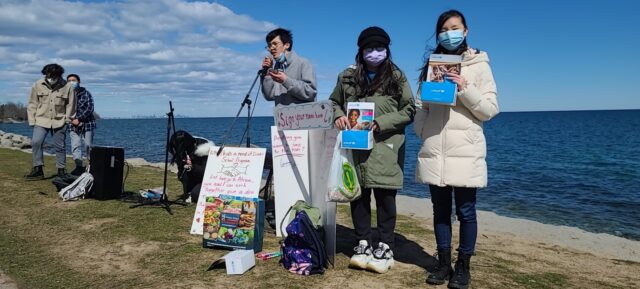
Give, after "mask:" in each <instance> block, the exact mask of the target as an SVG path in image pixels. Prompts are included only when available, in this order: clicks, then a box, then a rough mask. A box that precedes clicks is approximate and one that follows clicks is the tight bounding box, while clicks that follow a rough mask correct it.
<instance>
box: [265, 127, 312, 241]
mask: <svg viewBox="0 0 640 289" xmlns="http://www.w3.org/2000/svg"><path fill="white" fill-rule="evenodd" d="M271 150H272V155H273V190H274V195H275V209H276V235H277V236H278V237H280V236H281V235H282V234H281V233H280V222H281V221H282V219H283V218H284V217H285V216H284V214H286V213H287V210H289V207H291V206H292V205H293V204H295V202H296V201H297V200H305V201H307V202H309V203H311V196H310V194H309V132H308V131H306V130H278V128H277V127H275V126H272V127H271ZM286 225H287V223H286V222H285V224H284V226H286Z"/></svg>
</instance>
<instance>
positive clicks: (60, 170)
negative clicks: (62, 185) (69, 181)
mask: <svg viewBox="0 0 640 289" xmlns="http://www.w3.org/2000/svg"><path fill="white" fill-rule="evenodd" d="M66 176H67V170H65V169H64V168H58V177H61V178H64V177H66Z"/></svg>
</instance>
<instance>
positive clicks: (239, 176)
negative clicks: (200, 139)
mask: <svg viewBox="0 0 640 289" xmlns="http://www.w3.org/2000/svg"><path fill="white" fill-rule="evenodd" d="M266 152H267V149H265V148H240V147H225V148H224V149H223V150H222V152H221V153H220V155H219V156H218V155H216V154H217V153H218V147H212V148H211V149H210V150H209V157H208V159H207V166H206V168H205V170H204V178H203V179H202V188H201V189H200V197H199V198H198V204H197V206H196V212H195V214H194V215H193V222H192V223H191V234H194V235H202V221H203V220H202V218H203V215H204V208H205V203H206V197H211V196H213V197H217V196H219V195H227V196H234V197H246V198H258V194H259V192H260V181H261V180H262V168H263V166H264V158H265V156H266Z"/></svg>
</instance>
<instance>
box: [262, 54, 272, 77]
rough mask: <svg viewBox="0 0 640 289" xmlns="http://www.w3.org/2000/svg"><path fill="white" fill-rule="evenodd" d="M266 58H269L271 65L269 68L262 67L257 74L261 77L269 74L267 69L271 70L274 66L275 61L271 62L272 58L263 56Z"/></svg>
mask: <svg viewBox="0 0 640 289" xmlns="http://www.w3.org/2000/svg"><path fill="white" fill-rule="evenodd" d="M266 57H269V59H271V65H270V66H263V67H262V69H260V70H259V71H258V73H259V74H260V75H262V76H265V75H267V72H269V69H271V68H273V65H274V64H275V61H274V60H273V58H272V57H270V56H265V58H266Z"/></svg>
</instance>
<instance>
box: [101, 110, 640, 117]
mask: <svg viewBox="0 0 640 289" xmlns="http://www.w3.org/2000/svg"><path fill="white" fill-rule="evenodd" d="M629 110H640V108H620V109H575V110H510V111H501V112H500V113H536V112H589V111H629ZM233 117H234V116H186V115H176V116H175V118H233ZM253 117H254V118H255V117H273V116H272V115H256V116H253ZM100 118H101V119H157V118H166V115H160V116H153V115H149V116H139V117H138V116H123V117H111V116H100ZM239 118H246V116H241V117H239Z"/></svg>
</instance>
